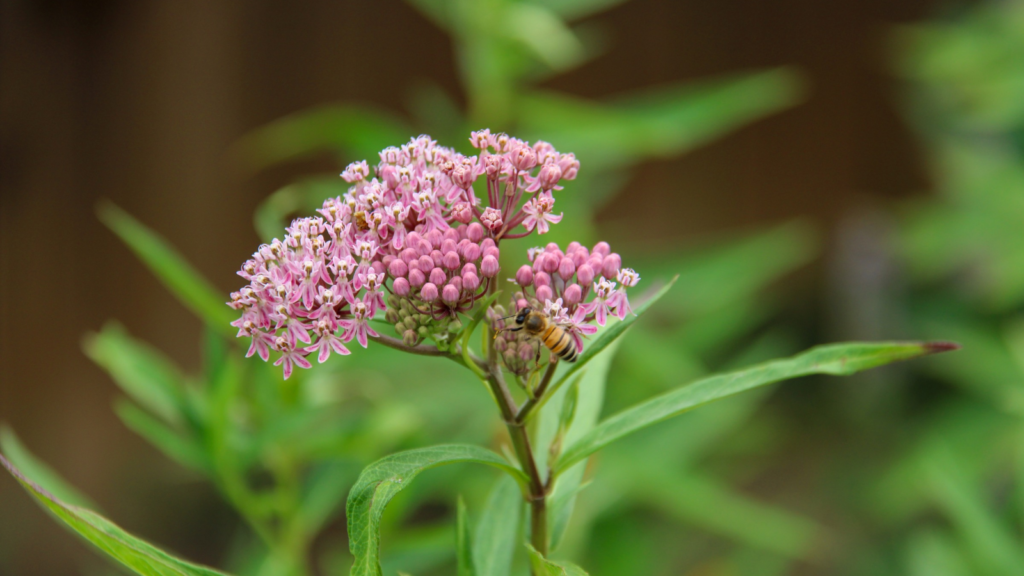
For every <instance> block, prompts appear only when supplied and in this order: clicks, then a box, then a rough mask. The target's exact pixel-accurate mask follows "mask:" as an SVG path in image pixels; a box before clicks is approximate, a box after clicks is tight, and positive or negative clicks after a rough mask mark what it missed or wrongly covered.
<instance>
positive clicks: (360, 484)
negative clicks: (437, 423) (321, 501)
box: [345, 444, 527, 576]
mask: <svg viewBox="0 0 1024 576" xmlns="http://www.w3.org/2000/svg"><path fill="white" fill-rule="evenodd" d="M459 462H475V463H478V464H487V465H488V466H494V467H495V468H499V469H501V470H504V471H505V472H507V473H509V474H510V475H511V476H512V477H513V478H515V479H516V481H517V482H519V484H520V485H523V486H525V485H526V482H527V478H526V475H525V474H523V473H522V471H520V470H519V469H518V468H516V467H514V466H512V465H511V464H509V463H508V461H507V460H505V459H504V458H502V457H501V456H499V455H497V454H495V453H494V452H491V451H490V450H487V449H486V448H481V447H479V446H471V445H465V444H443V445H439V446H431V447H429V448H418V449H416V450H407V451H405V452H399V453H397V454H392V455H390V456H387V457H385V458H382V459H380V460H378V461H376V462H374V463H373V464H370V465H369V466H367V467H366V468H364V469H363V472H362V474H360V475H359V479H358V480H356V484H355V486H353V487H352V491H351V492H350V493H349V496H348V503H347V505H346V507H345V511H346V514H347V516H348V535H349V549H350V550H351V551H352V555H353V556H355V562H354V564H353V565H352V571H351V574H352V576H366V575H373V576H380V575H381V574H382V572H381V567H380V522H381V518H382V517H383V515H384V509H385V508H386V507H387V505H388V503H389V502H390V501H391V499H392V498H394V497H395V495H396V494H398V493H399V492H401V491H402V490H403V489H404V488H405V487H406V486H408V485H409V483H410V482H412V480H413V479H415V478H416V476H417V475H419V473H420V472H422V471H424V470H427V469H430V468H434V467H436V466H442V465H445V464H455V463H459Z"/></svg>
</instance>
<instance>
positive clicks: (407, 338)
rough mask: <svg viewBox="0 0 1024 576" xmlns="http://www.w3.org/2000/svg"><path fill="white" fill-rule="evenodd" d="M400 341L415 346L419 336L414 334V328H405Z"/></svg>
mask: <svg viewBox="0 0 1024 576" xmlns="http://www.w3.org/2000/svg"><path fill="white" fill-rule="evenodd" d="M402 342H403V343H404V344H405V345H406V346H415V345H416V343H417V342H419V336H418V335H417V334H416V331H415V330H406V331H405V332H404V333H402Z"/></svg>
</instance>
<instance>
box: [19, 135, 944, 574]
mask: <svg viewBox="0 0 1024 576" xmlns="http://www.w3.org/2000/svg"><path fill="white" fill-rule="evenodd" d="M469 141H470V143H471V144H472V146H473V148H475V149H476V150H477V153H476V154H475V155H473V156H466V155H463V154H460V153H458V152H456V151H455V150H454V149H452V148H447V147H444V146H440V145H438V144H437V143H436V142H435V141H434V140H432V139H431V138H430V137H429V136H419V137H416V138H413V139H411V140H410V141H409V142H408V143H406V144H404V145H402V146H399V147H388V148H386V149H384V150H382V151H381V152H380V159H379V162H378V163H377V164H376V165H375V166H374V167H372V169H371V166H370V165H369V164H368V163H367V162H366V161H362V162H356V163H353V164H350V165H349V166H348V167H347V168H346V169H345V170H344V172H342V174H341V177H342V178H343V179H344V180H345V181H346V182H347V183H348V184H349V188H348V191H347V193H345V194H344V195H342V196H340V197H335V198H329V199H327V200H326V201H325V202H324V203H323V206H322V207H321V208H320V209H319V210H317V214H315V215H310V216H307V217H303V218H299V219H296V220H294V221H293V222H292V223H291V225H290V226H288V228H287V229H285V230H284V234H283V235H282V237H281V238H280V239H274V240H273V241H271V242H269V243H267V244H264V245H262V246H260V247H259V248H258V250H257V251H256V252H255V253H254V254H253V255H252V257H251V258H250V259H249V260H247V261H246V262H245V263H244V264H243V265H242V267H241V270H240V271H239V275H241V276H242V278H243V279H244V280H245V281H246V282H247V284H246V285H245V286H243V287H242V288H241V289H240V290H238V291H237V292H233V293H232V294H231V296H230V301H229V302H228V305H229V306H230V307H231V308H232V309H234V311H235V312H236V313H237V318H236V319H235V320H234V321H232V322H231V325H232V326H233V327H234V328H235V329H237V336H238V337H240V338H245V339H247V342H246V343H247V345H248V350H247V353H246V355H247V356H250V357H252V356H255V357H258V358H260V359H262V360H263V361H266V362H273V364H274V365H276V366H279V367H280V369H281V371H282V374H283V377H284V378H285V379H288V378H291V377H293V376H294V375H295V373H296V370H297V369H302V370H316V368H315V367H314V362H315V363H316V364H322V363H324V362H327V361H328V359H329V358H330V356H331V355H332V354H333V355H339V356H346V355H349V354H351V353H353V352H355V353H357V354H358V353H359V349H360V348H367V347H372V346H385V347H388V348H392V349H394V351H395V352H394V353H395V354H398V353H402V352H404V353H407V354H416V355H422V356H430V357H436V358H438V359H443V360H447V361H451V362H454V363H456V364H458V365H460V366H462V367H464V368H465V369H466V371H467V376H468V377H471V378H472V379H477V380H479V381H481V382H483V383H484V384H485V390H486V391H487V392H488V393H489V394H490V396H491V398H492V400H493V401H494V404H495V406H496V408H497V416H498V418H499V419H500V421H501V423H502V424H503V425H504V428H505V430H506V431H507V435H506V436H504V440H503V442H502V443H503V444H504V446H501V447H499V451H494V450H492V449H490V448H487V447H484V446H477V445H470V444H442V445H436V446H430V447H421V448H415V449H412V450H406V451H402V452H398V453H394V454H391V455H389V456H386V457H384V458H382V459H380V460H378V461H376V462H374V463H372V464H370V465H369V466H367V467H366V468H364V469H363V470H362V473H361V474H360V475H359V477H358V479H357V480H356V481H355V483H354V485H353V486H351V489H350V490H349V492H348V499H347V503H346V509H345V512H346V516H347V519H346V520H347V525H348V538H349V549H350V551H351V553H352V555H353V557H354V559H353V564H352V568H351V574H352V575H354V576H362V575H380V574H383V570H382V568H381V535H380V529H381V522H382V519H383V517H384V514H385V509H386V507H387V506H388V503H389V502H390V501H391V500H392V499H393V498H394V497H395V496H396V495H397V494H398V493H399V492H401V491H402V490H403V489H405V488H406V487H408V486H409V484H410V483H411V482H412V481H413V480H414V479H415V477H416V476H417V475H418V474H419V473H421V472H422V471H424V470H426V469H429V468H433V467H437V466H441V465H447V464H454V463H478V464H485V465H488V466H491V467H494V468H497V469H499V470H500V471H501V472H502V474H504V475H506V476H507V478H508V479H509V480H508V482H507V484H499V485H498V486H499V487H498V488H496V490H495V491H494V493H492V497H491V498H490V499H489V501H488V503H487V509H486V510H484V511H483V512H482V513H480V514H479V515H478V516H477V521H478V525H477V528H476V530H471V529H470V524H471V522H470V515H469V512H468V511H467V510H466V506H465V505H464V504H463V503H462V501H461V500H460V501H459V502H458V506H457V508H456V510H457V522H456V532H457V533H456V538H455V541H456V558H457V562H458V574H459V575H460V576H464V575H479V576H506V575H508V574H509V573H510V570H511V566H512V564H513V563H514V562H516V558H525V559H526V560H527V562H528V564H529V567H530V570H531V571H532V573H533V574H534V575H536V576H541V575H560V574H570V575H571V574H585V572H584V570H583V569H582V568H580V567H579V566H577V565H575V564H572V563H570V562H569V561H568V560H565V559H561V558H558V557H557V552H556V551H555V548H556V547H557V544H558V542H559V539H560V535H561V533H562V532H563V531H564V529H565V525H566V522H567V521H568V516H569V515H570V514H571V511H572V505H571V503H572V499H573V498H575V497H576V494H577V492H578V491H579V490H580V489H581V488H582V486H583V483H582V482H581V470H582V469H583V467H585V466H586V462H587V461H588V459H589V457H590V456H591V455H592V454H594V453H595V452H597V451H598V450H600V449H601V448H603V447H604V446H607V445H608V444H610V443H612V442H615V441H616V440H619V439H621V438H623V437H625V436H627V435H629V434H631V433H633V432H636V431H638V430H641V429H643V428H646V427H648V426H651V425H654V424H657V423H658V422H661V421H664V420H666V419H669V418H672V417H675V416H677V415H680V414H682V413H684V412H686V411H688V410H691V409H693V408H697V407H700V406H702V405H705V404H708V403H710V402H712V401H715V400H717V399H720V398H723V397H727V396H730V395H733V394H737V393H739V392H742V391H745V390H750V389H753V388H756V387H759V386H764V385H767V384H771V383H774V382H778V381H781V380H787V379H791V378H796V377H799V376H805V375H810V374H832V375H849V374H853V373H856V372H859V371H861V370H865V369H868V368H872V367H876V366H881V365H884V364H888V363H891V362H895V361H899V360H905V359H909V358H914V357H917V356H922V355H926V354H931V353H935V352H942V351H947V350H952V349H955V348H956V347H957V346H956V345H955V344H951V343H945V342H879V343H858V342H855V343H843V344H832V345H825V346H819V347H816V348H812V349H810V350H808V351H806V352H804V353H801V354H798V355H796V356H793V357H790V358H785V359H780V360H774V361H770V362H766V363H763V364H760V365H756V366H753V367H749V368H745V369H741V370H738V371H734V372H730V373H724V374H719V375H713V376H709V377H705V378H702V379H700V380H697V381H695V382H691V383H688V384H686V385H684V386H681V387H678V388H675V389H671V390H669V391H667V392H665V393H663V394H661V395H659V396H655V397H653V398H650V399H648V400H646V401H642V402H640V403H639V404H636V405H634V406H632V407H630V408H627V409H625V410H623V411H621V412H619V413H617V414H614V415H612V416H610V417H607V418H605V419H604V420H602V421H600V422H598V423H597V424H596V425H594V426H593V427H591V428H589V429H588V430H587V431H585V432H583V433H582V434H577V435H575V436H574V437H572V438H571V439H570V438H569V436H568V435H567V434H566V432H567V431H568V430H569V428H570V427H571V426H572V423H573V419H574V417H575V406H576V402H577V399H578V398H580V397H581V396H583V395H586V394H587V393H588V390H587V388H586V387H585V385H583V384H581V382H582V381H583V376H584V374H585V372H586V370H587V368H588V365H589V364H590V363H591V361H592V360H594V359H595V358H597V357H599V356H600V355H605V354H607V355H610V354H612V353H613V352H614V350H615V344H616V341H617V339H618V338H620V337H622V336H623V335H624V334H625V333H626V331H627V329H628V328H630V327H631V326H632V324H633V323H634V322H635V321H636V320H637V319H639V318H640V317H641V316H643V315H644V313H645V312H646V311H647V310H648V309H649V308H650V307H651V306H652V305H653V304H654V303H656V302H657V301H658V299H660V298H662V297H664V296H665V295H666V294H668V293H669V292H670V290H671V289H672V288H673V285H674V282H675V280H674V279H671V280H662V279H659V280H657V281H650V280H648V282H649V284H650V288H649V289H648V290H646V291H644V292H641V293H637V292H636V290H637V289H642V288H643V285H641V284H640V275H639V274H638V273H637V272H636V271H634V270H633V269H631V268H628V267H624V266H623V261H622V258H621V257H620V256H619V254H617V253H615V252H613V251H612V249H611V246H609V244H608V243H606V242H598V243H596V244H594V245H593V246H585V245H583V244H581V243H580V242H570V243H568V244H567V245H564V246H560V245H558V244H556V243H547V244H544V243H543V242H542V241H540V240H538V239H535V238H533V236H534V235H536V236H537V237H538V238H539V237H541V236H543V235H544V234H545V233H547V232H548V231H549V230H550V228H551V226H553V225H557V224H558V223H559V222H560V221H561V220H562V219H563V217H569V218H572V214H563V213H562V212H559V211H557V209H556V207H555V206H556V200H557V196H558V195H559V193H560V191H561V190H562V183H563V182H565V181H571V180H573V179H575V178H576V176H577V173H578V171H579V170H580V169H581V166H580V162H579V161H578V160H577V159H576V157H575V156H574V155H573V154H572V153H571V152H567V153H562V152H559V151H558V150H557V149H556V148H555V146H554V145H552V144H549V143H547V142H543V141H536V142H533V143H530V142H526V141H523V140H520V139H517V138H514V137H511V136H508V135H506V134H492V133H491V132H490V131H489V130H480V131H477V132H473V133H471V135H470V138H469ZM515 241H519V242H515ZM631 299H632V301H633V303H635V304H636V305H635V306H634V304H633V303H631ZM526 310H529V311H530V313H531V314H533V315H536V316H537V317H539V318H541V319H542V324H543V325H544V326H546V327H549V328H550V329H551V331H552V333H554V334H557V338H550V337H549V338H543V337H539V336H538V335H537V330H529V329H521V328H523V326H522V321H521V318H522V316H521V314H522V313H523V312H524V311H526ZM517 315H520V318H516V316H517ZM567 350H571V351H572V353H567V352H566V351H567ZM439 361H440V360H439ZM421 385H422V386H430V385H431V382H430V381H429V380H426V379H425V380H424V381H423V382H422V383H421ZM465 393H467V394H472V393H484V392H482V391H474V390H473V389H469V388H467V390H466V392H465ZM556 394H558V395H559V398H560V400H561V401H560V402H558V403H556V402H552V403H550V405H549V400H551V399H552V398H553V397H555V396H556ZM559 404H560V405H559ZM542 412H545V413H552V412H553V415H552V418H553V419H554V421H556V422H557V424H556V426H555V430H554V431H553V432H551V433H541V431H540V426H539V424H538V421H539V420H541V419H540V418H538V414H540V413H542ZM549 432H550V431H549ZM3 463H4V465H5V466H6V467H7V468H8V470H9V471H11V472H12V473H13V474H14V475H15V476H16V477H17V478H18V480H19V481H21V482H22V484H23V485H24V486H25V488H26V489H27V490H28V491H29V492H30V493H31V494H32V495H33V496H35V497H36V498H37V499H38V500H39V501H40V502H41V503H42V504H43V505H44V506H45V507H47V508H48V509H49V510H50V511H52V512H53V513H54V514H56V515H57V516H58V517H59V518H60V519H62V520H63V521H65V522H66V523H68V524H69V526H71V527H72V528H73V529H74V530H76V531H78V532H80V533H81V534H83V535H84V536H85V537H86V538H87V539H89V540H90V541H92V542H93V543H95V544H97V546H99V547H100V548H101V549H102V550H103V551H105V552H107V553H108V554H110V555H111V556H113V557H114V558H115V559H117V560H118V561H120V562H121V563H123V564H125V565H126V566H128V567H129V568H131V569H133V570H134V571H135V572H137V573H139V574H147V575H148V574H189V575H192V574H221V573H220V572H217V571H214V570H212V569H209V568H205V567H201V566H198V565H195V564H191V563H188V562H185V561H184V560H179V559H177V558H174V557H173V556H171V555H169V554H167V553H165V552H163V551H161V550H159V549H158V548H156V547H154V546H152V545H150V544H147V543H145V542H142V541H141V540H139V539H137V538H134V537H132V536H130V535H128V534H127V533H126V532H124V531H123V530H121V529H120V528H118V527H116V526H115V525H113V524H112V523H110V522H109V521H107V520H105V519H103V518H102V517H100V516H98V515H96V514H95V513H93V512H90V511H88V510H86V509H84V508H82V507H78V506H73V505H71V504H68V503H66V502H63V501H62V500H61V499H60V498H58V497H57V496H55V495H54V494H51V493H50V492H49V491H47V490H45V489H44V488H42V487H40V485H38V484H37V483H36V482H34V481H33V480H31V479H29V478H28V477H27V476H26V475H25V474H24V473H23V472H22V471H19V470H18V469H16V468H15V467H14V466H13V465H11V464H10V463H8V461H7V460H4V461H3ZM570 470H575V471H576V473H574V474H569V473H568V472H569V471H570ZM597 472H599V470H598V471H597ZM589 473H591V474H594V473H596V472H594V471H589ZM505 485H507V486H508V489H507V490H503V489H501V486H505ZM516 550H519V551H520V552H519V554H518V555H517V554H516Z"/></svg>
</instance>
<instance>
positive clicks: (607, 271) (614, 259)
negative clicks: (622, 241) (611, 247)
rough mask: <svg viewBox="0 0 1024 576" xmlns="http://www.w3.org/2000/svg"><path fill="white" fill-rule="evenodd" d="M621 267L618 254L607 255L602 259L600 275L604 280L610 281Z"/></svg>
mask: <svg viewBox="0 0 1024 576" xmlns="http://www.w3.org/2000/svg"><path fill="white" fill-rule="evenodd" d="M621 266H622V258H621V257H620V256H619V255H618V254H609V255H607V256H605V257H604V262H603V264H602V268H601V273H602V274H603V275H604V277H605V278H607V279H609V280H611V279H612V278H615V277H616V276H618V274H619V268H620V267H621Z"/></svg>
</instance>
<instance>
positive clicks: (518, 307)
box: [516, 298, 530, 310]
mask: <svg viewBox="0 0 1024 576" xmlns="http://www.w3.org/2000/svg"><path fill="white" fill-rule="evenodd" d="M529 305H530V303H529V302H527V301H526V299H525V298H520V299H519V300H516V310H522V309H523V308H526V307H527V306H529Z"/></svg>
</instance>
